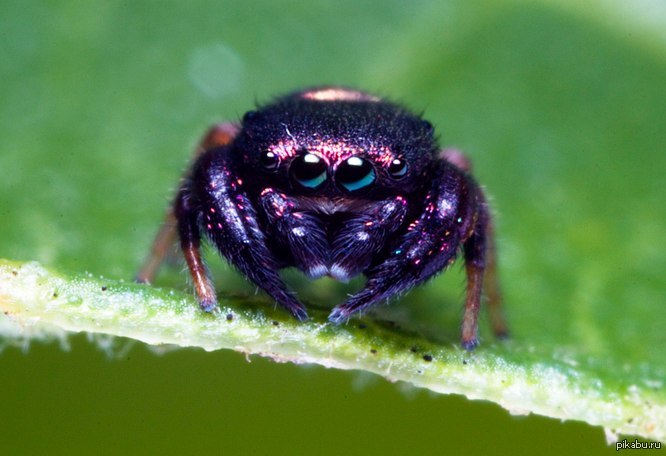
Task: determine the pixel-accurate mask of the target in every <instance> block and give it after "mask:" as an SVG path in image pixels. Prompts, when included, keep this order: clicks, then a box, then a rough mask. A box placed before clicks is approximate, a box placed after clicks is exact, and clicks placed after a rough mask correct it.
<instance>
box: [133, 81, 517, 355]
mask: <svg viewBox="0 0 666 456" xmlns="http://www.w3.org/2000/svg"><path fill="white" fill-rule="evenodd" d="M468 171H469V164H468V162H467V160H466V159H465V157H464V156H463V155H462V154H460V153H459V152H457V151H454V150H440V149H439V146H438V145H437V142H436V140H435V138H434V135H433V127H432V125H431V124H430V123H429V122H427V121H425V120H423V119H421V118H420V117H418V116H416V115H414V114H412V113H411V112H409V111H407V110H406V109H404V108H403V107H401V106H398V105H396V104H393V103H390V102H387V101H385V100H382V99H380V98H377V97H375V96H372V95H369V94H366V93H363V92H359V91H355V90H350V89H346V88H340V87H322V88H315V89H309V90H304V91H301V92H297V93H293V94H290V95H287V96H285V97H283V98H279V99H277V100H276V101H274V102H273V103H270V104H268V105H265V106H263V107H260V108H259V109H257V110H256V111H250V112H248V113H246V114H245V116H244V117H243V120H242V122H241V123H240V125H237V124H230V123H228V124H220V125H217V126H215V127H213V128H212V129H211V130H210V131H209V132H208V134H207V135H206V136H205V137H204V139H203V140H202V142H201V144H200V145H199V147H198V151H197V157H196V160H195V161H194V165H193V166H192V168H191V170H190V171H189V172H188V173H187V175H186V176H185V179H184V182H183V183H182V185H181V187H180V190H179V192H178V195H177V196H176V199H175V201H174V204H173V207H172V209H171V211H170V212H169V215H168V216H167V221H166V223H165V224H164V226H163V228H162V230H161V231H160V233H159V234H158V236H157V238H156V240H155V244H154V246H153V252H152V254H151V256H150V257H149V258H148V261H147V262H146V264H145V265H144V267H143V268H142V270H141V271H140V273H139V276H138V279H139V280H140V281H143V282H147V281H150V280H152V278H153V277H154V276H155V273H156V271H157V268H158V266H159V264H160V263H161V261H162V259H163V257H164V255H165V252H166V251H167V249H168V246H169V244H170V243H171V242H172V241H173V239H174V237H175V236H176V226H177V232H178V235H179V237H180V243H181V247H182V251H183V254H184V255H185V259H186V261H187V265H188V267H189V270H190V273H191V274H192V278H193V281H194V286H195V289H196V293H197V297H198V299H199V303H200V305H201V308H202V309H203V310H205V311H208V312H210V311H212V310H214V309H216V308H217V300H216V296H215V289H214V287H213V284H212V282H211V280H210V278H209V276H208V273H207V272H206V268H205V266H204V263H203V262H202V259H201V255H200V240H201V237H202V234H203V235H205V237H206V238H208V239H209V240H210V241H211V242H212V244H213V245H214V246H215V247H216V248H217V250H219V252H220V253H221V254H222V255H224V256H225V257H226V258H227V260H228V261H229V262H230V263H231V264H232V265H234V266H235V267H236V268H237V269H238V270H239V271H240V272H241V273H242V274H243V275H245V276H246V277H247V278H248V279H249V280H251V281H252V282H253V283H255V284H256V285H258V286H259V287H261V288H262V289H264V290H265V291H266V292H267V293H268V294H269V295H270V296H271V297H272V298H273V299H275V301H276V302H277V303H278V304H280V305H281V306H282V307H284V308H285V309H287V310H288V311H289V312H291V313H292V314H293V315H294V316H295V317H296V318H297V319H299V320H305V319H306V318H307V313H306V310H305V307H304V306H303V304H302V303H301V302H299V300H298V299H296V297H294V295H293V293H291V292H290V291H289V290H288V289H287V287H286V285H285V284H284V283H283V281H282V279H281V278H280V275H279V270H280V269H282V268H286V267H292V266H293V267H296V268H298V269H300V270H301V271H303V272H304V273H305V274H306V275H307V276H309V277H312V278H316V277H321V276H324V275H328V276H331V277H333V278H335V279H337V280H341V281H346V280H348V279H349V278H351V277H354V276H356V275H358V274H361V273H362V274H364V275H365V276H366V278H367V281H366V284H365V287H364V288H363V289H362V290H360V291H359V292H357V293H356V294H354V295H352V296H351V297H350V298H349V299H347V301H346V302H344V303H342V304H340V305H339V306H337V307H335V308H334V309H333V311H332V312H331V315H330V316H329V320H330V321H331V322H333V323H341V322H344V321H346V320H347V319H348V318H349V317H350V316H351V315H352V314H354V313H356V312H359V311H364V310H367V309H369V308H370V307H371V306H373V305H375V304H376V303H378V302H382V301H385V300H386V299H387V298H390V297H392V296H394V295H396V294H398V293H401V292H404V291H407V290H409V289H410V288H411V287H413V286H415V285H418V284H420V283H422V282H424V281H426V280H428V279H429V278H431V277H433V276H434V275H435V274H437V273H438V272H440V271H442V270H443V269H444V268H446V267H447V266H448V265H450V264H451V263H452V262H453V261H454V260H455V258H456V255H457V253H458V252H459V251H460V250H462V252H463V254H464V258H465V266H466V272H467V298H466V303H465V314H464V317H463V325H462V345H463V347H465V348H467V349H472V348H474V347H475V346H476V345H477V343H478V339H477V318H478V313H479V305H480V301H481V291H482V283H483V279H484V272H485V276H486V289H487V291H488V298H489V304H490V306H489V307H490V309H491V320H492V324H493V327H494V330H495V333H496V334H498V335H502V334H504V333H505V332H506V326H505V324H504V321H503V319H502V316H501V312H500V294H499V286H498V283H497V278H496V274H495V258H494V246H493V234H492V229H491V226H492V225H491V220H490V213H489V210H488V206H487V204H486V200H485V198H484V195H483V192H482V190H481V188H480V187H479V186H478V184H477V183H476V182H475V181H474V180H473V179H472V177H471V176H470V175H469V173H468Z"/></svg>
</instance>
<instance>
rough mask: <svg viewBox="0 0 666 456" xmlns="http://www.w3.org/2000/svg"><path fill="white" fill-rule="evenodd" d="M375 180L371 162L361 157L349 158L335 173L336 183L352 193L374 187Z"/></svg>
mask: <svg viewBox="0 0 666 456" xmlns="http://www.w3.org/2000/svg"><path fill="white" fill-rule="evenodd" d="M375 178H376V176H375V170H374V169H373V167H372V165H371V164H370V162H369V161H367V160H364V159H362V158H360V157H349V158H348V159H347V160H345V161H343V162H342V163H340V166H338V169H337V170H336V171H335V181H336V182H337V183H338V184H339V185H342V186H343V187H344V188H345V189H346V190H347V191H350V192H355V191H356V190H360V189H362V188H365V187H367V186H369V185H372V184H373V183H374V182H375Z"/></svg>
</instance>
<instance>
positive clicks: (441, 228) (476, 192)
mask: <svg viewBox="0 0 666 456" xmlns="http://www.w3.org/2000/svg"><path fill="white" fill-rule="evenodd" d="M423 208H424V209H423V212H422V214H421V215H420V216H419V217H418V218H417V219H415V220H414V221H413V222H412V223H411V224H410V225H409V227H408V229H407V232H406V233H404V234H403V235H402V236H401V237H400V238H399V239H398V240H397V241H396V242H395V243H393V244H392V245H390V248H389V249H388V253H387V257H386V258H379V259H378V261H377V262H376V264H375V266H373V267H371V268H370V269H369V270H367V271H366V272H365V274H366V276H367V282H366V284H365V288H364V289H362V290H361V291H360V292H358V293H357V294H355V295H353V296H352V297H351V298H349V299H348V300H347V301H346V302H345V303H343V304H341V305H340V306H338V307H336V308H335V309H333V312H332V313H331V315H330V317H329V319H330V320H331V321H333V322H335V323H340V322H342V321H345V320H346V319H348V318H349V317H350V315H352V314H353V313H355V312H359V311H363V310H366V309H368V308H370V307H371V306H373V305H374V304H376V303H377V302H380V301H382V300H384V299H386V298H389V297H391V296H393V295H395V294H398V293H402V292H405V291H407V290H409V289H410V288H412V287H413V286H415V285H418V284H420V283H422V282H424V281H426V280H428V279H429V278H430V277H432V276H434V275H435V274H437V273H439V272H440V271H442V270H443V269H444V268H445V267H446V266H448V265H449V264H451V263H452V262H453V261H455V258H456V254H457V252H458V249H459V248H460V246H461V244H462V245H463V246H464V249H465V261H466V264H467V266H468V267H467V274H468V287H467V298H466V304H465V317H464V323H463V334H462V338H461V343H462V345H463V347H464V348H465V349H468V350H471V349H473V348H474V347H475V346H476V345H477V324H478V311H479V304H480V300H481V290H482V286H483V272H484V270H485V248H486V244H485V237H486V233H487V222H488V216H487V209H486V206H485V200H484V198H483V194H482V192H481V189H480V188H479V187H478V186H477V185H476V183H475V182H474V181H472V179H471V178H470V177H469V176H467V175H466V174H465V173H464V172H462V171H460V170H457V169H454V168H453V167H452V166H451V164H449V163H447V162H446V161H444V160H442V161H440V162H439V165H438V168H437V171H436V173H435V176H434V179H433V185H432V187H431V189H430V191H429V192H428V193H427V195H426V197H425V201H424V205H423Z"/></svg>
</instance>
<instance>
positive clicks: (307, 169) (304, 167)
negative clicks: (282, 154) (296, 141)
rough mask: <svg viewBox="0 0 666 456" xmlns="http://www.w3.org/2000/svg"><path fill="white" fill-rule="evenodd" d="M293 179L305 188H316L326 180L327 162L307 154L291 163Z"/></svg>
mask: <svg viewBox="0 0 666 456" xmlns="http://www.w3.org/2000/svg"><path fill="white" fill-rule="evenodd" d="M290 171H291V178H292V179H293V180H295V181H296V182H297V183H298V184H300V185H302V186H303V187H305V188H316V187H318V186H319V185H321V184H322V183H323V182H324V181H325V180H326V162H325V161H324V160H322V159H321V158H320V157H318V156H316V155H315V154H311V153H309V152H305V153H303V154H301V155H299V156H297V157H296V158H294V161H292V162H291V168H290Z"/></svg>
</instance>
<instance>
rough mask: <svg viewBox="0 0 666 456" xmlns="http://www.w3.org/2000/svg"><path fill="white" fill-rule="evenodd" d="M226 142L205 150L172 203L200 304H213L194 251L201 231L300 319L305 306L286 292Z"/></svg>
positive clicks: (244, 273) (276, 263)
mask: <svg viewBox="0 0 666 456" xmlns="http://www.w3.org/2000/svg"><path fill="white" fill-rule="evenodd" d="M233 152H234V150H233V149H232V148H231V147H230V146H225V147H221V148H217V149H212V150H210V151H208V152H206V153H205V154H203V155H202V156H201V157H200V158H199V160H198V161H197V163H196V164H195V166H194V171H193V175H192V178H191V179H189V180H188V181H186V182H185V184H184V185H183V187H182V188H181V192H180V194H179V201H178V204H177V205H176V218H177V219H178V227H179V233H180V237H181V247H182V249H183V252H184V254H185V256H186V259H188V267H189V269H190V273H191V275H192V278H193V280H194V283H195V289H196V291H197V295H198V297H199V302H200V304H201V306H202V308H204V310H207V309H208V308H210V307H211V304H210V302H209V297H210V294H209V293H208V287H207V285H206V282H207V281H208V278H207V274H206V273H205V268H204V266H203V263H202V262H201V259H200V255H199V253H198V238H199V230H201V231H203V232H204V233H205V234H206V235H207V237H208V238H209V239H210V240H211V242H212V243H213V244H214V245H215V247H216V248H217V250H218V251H219V252H220V254H222V255H223V256H224V257H226V259H227V260H228V261H229V262H230V263H231V264H232V265H233V266H235V267H236V268H237V269H238V270H239V271H240V272H241V273H242V274H243V275H244V276H245V277H247V278H248V279H249V280H250V281H251V282H253V283H254V284H256V285H257V286H258V287H260V288H262V289H263V290H264V291H266V292H267V293H268V294H269V295H270V296H271V297H272V298H273V299H275V301H276V302H277V303H278V304H279V305H280V306H282V307H284V308H285V309H287V310H288V311H289V312H291V314H292V315H294V317H296V318H297V319H299V320H305V319H307V312H306V311H305V308H304V307H303V305H302V304H301V303H300V302H299V301H298V300H297V299H296V298H295V297H294V296H293V295H292V294H291V293H290V292H289V291H288V290H287V287H286V285H285V283H284V282H283V281H282V279H281V278H280V275H279V273H278V270H279V269H280V267H281V265H282V264H281V262H280V261H279V260H278V259H277V258H276V257H275V256H274V254H273V253H272V252H271V250H270V248H269V247H268V245H267V240H266V235H265V233H264V232H263V231H262V228H261V227H260V225H259V220H258V216H257V210H256V208H255V207H254V205H253V203H252V201H251V200H250V198H249V197H248V195H247V194H246V192H245V189H244V185H245V183H244V182H243V180H242V179H240V178H239V177H238V175H237V173H236V171H237V170H236V161H235V160H234V154H233Z"/></svg>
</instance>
